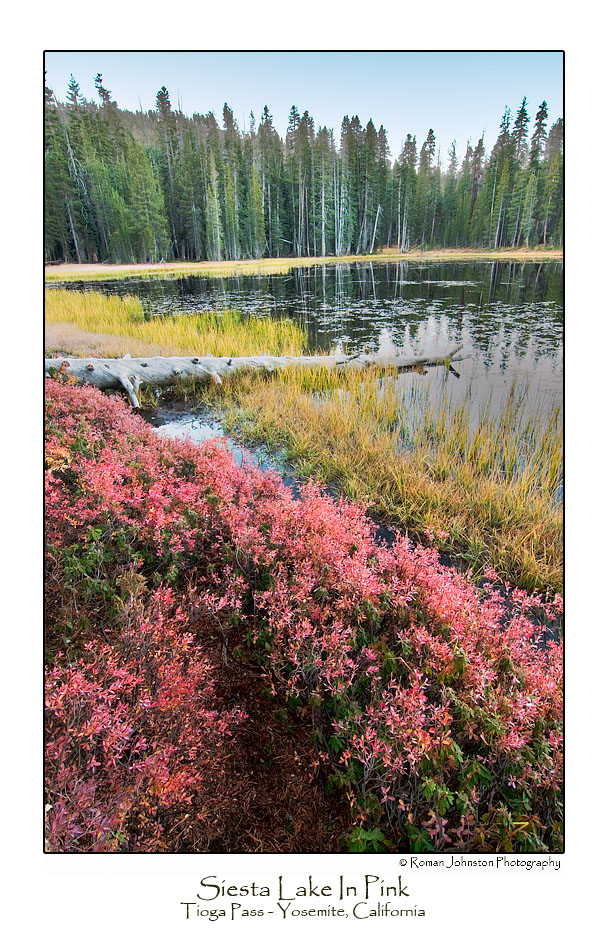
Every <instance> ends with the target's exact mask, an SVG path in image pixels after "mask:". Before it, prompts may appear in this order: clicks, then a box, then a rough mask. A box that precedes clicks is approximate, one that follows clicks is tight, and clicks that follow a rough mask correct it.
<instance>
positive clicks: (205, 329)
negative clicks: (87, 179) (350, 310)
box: [45, 289, 306, 356]
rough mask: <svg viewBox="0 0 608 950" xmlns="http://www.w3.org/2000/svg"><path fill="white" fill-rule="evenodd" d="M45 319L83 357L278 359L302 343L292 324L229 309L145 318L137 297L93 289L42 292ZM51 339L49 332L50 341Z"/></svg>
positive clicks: (300, 333)
mask: <svg viewBox="0 0 608 950" xmlns="http://www.w3.org/2000/svg"><path fill="white" fill-rule="evenodd" d="M45 319H46V323H47V325H48V326H50V327H53V328H61V330H62V334H63V338H65V341H67V346H68V347H69V345H70V340H71V341H72V343H74V344H75V345H74V346H73V347H72V348H71V350H70V352H71V353H72V355H74V356H88V355H90V353H91V351H92V349H96V350H97V352H99V350H100V349H101V350H102V351H103V352H100V353H99V355H103V356H121V355H123V354H124V353H125V352H127V351H128V352H130V353H131V355H132V356H152V355H159V356H189V355H190V354H207V353H209V354H211V355H212V356H253V355H256V354H259V353H271V354H273V355H276V356H281V355H284V354H294V353H301V352H302V350H303V349H304V347H305V345H306V333H305V331H304V329H303V328H302V327H300V326H298V324H297V323H295V322H294V321H293V320H288V319H276V318H274V317H256V316H241V315H239V314H238V313H235V312H234V311H231V310H226V311H222V312H209V313H194V314H192V313H175V314H171V315H169V316H166V317H151V318H147V317H146V315H145V314H144V311H143V307H142V305H141V302H140V300H139V298H138V297H134V296H126V297H118V296H113V295H105V294H100V293H97V292H96V291H87V292H85V293H82V292H80V291H73V290H59V289H53V290H47V291H46V292H45ZM70 331H71V332H70ZM83 334H84V336H83ZM87 334H91V335H92V337H91V338H90V339H87ZM55 339H56V336H55V335H54V334H53V332H51V333H49V342H50V341H51V340H55ZM93 343H95V344H99V345H98V346H96V347H94V346H92V344H93ZM57 348H59V347H57ZM75 350H78V351H79V352H75ZM83 350H84V351H85V352H83Z"/></svg>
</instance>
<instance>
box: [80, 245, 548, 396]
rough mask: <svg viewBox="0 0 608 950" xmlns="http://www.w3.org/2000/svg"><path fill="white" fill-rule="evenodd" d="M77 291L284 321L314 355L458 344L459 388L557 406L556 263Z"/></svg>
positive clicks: (151, 282)
mask: <svg viewBox="0 0 608 950" xmlns="http://www.w3.org/2000/svg"><path fill="white" fill-rule="evenodd" d="M71 286H72V288H73V285H71ZM78 286H79V289H81V288H82V287H83V285H82V284H79V285H78ZM84 287H85V288H86V289H92V290H102V291H103V292H106V293H117V294H121V295H123V294H127V293H130V294H136V295H138V296H139V297H140V298H141V300H142V303H143V306H144V310H145V312H146V313H147V314H149V315H150V316H152V315H159V314H161V315H162V314H169V313H172V312H175V311H182V312H184V311H185V312H197V311H199V312H200V311H204V310H217V309H234V310H238V311H240V312H243V313H258V314H269V315H275V316H276V315H285V314H287V315H289V316H292V317H294V318H296V319H298V320H300V321H301V322H302V324H303V325H304V326H305V327H306V330H307V333H308V345H309V348H310V349H313V350H316V349H322V350H331V349H333V348H335V347H336V345H339V346H340V347H341V348H343V349H345V350H348V351H351V352H354V351H357V350H360V349H363V348H371V349H372V350H376V349H378V348H379V347H380V348H381V349H382V351H383V352H386V353H388V352H391V348H393V349H392V351H393V352H394V350H395V349H398V350H403V351H404V352H405V353H407V354H412V355H416V354H420V353H423V352H425V353H426V352H432V351H433V350H436V349H443V348H444V347H445V348H446V349H447V348H449V347H450V346H454V345H457V344H462V345H463V350H464V351H466V352H468V353H470V354H471V359H470V360H467V361H466V362H463V363H461V364H459V365H458V372H460V373H461V374H462V375H463V376H464V381H465V383H466V382H468V381H470V380H471V379H476V380H478V381H479V382H480V384H481V386H482V388H484V389H488V388H497V389H498V390H502V389H504V388H505V387H506V388H509V387H510V386H511V385H512V384H513V383H514V382H515V383H519V382H526V381H528V382H529V383H530V384H533V385H534V386H535V387H536V388H537V389H538V393H539V399H542V398H543V396H546V395H548V394H550V395H551V396H552V397H553V398H555V399H559V398H560V397H561V391H562V360H563V350H562V315H563V289H562V265H561V264H560V263H555V262H549V263H539V262H536V263H530V262H527V263H518V262H504V261H492V262H483V261H482V262H480V261H476V262H462V261H461V262H457V261H450V262H442V263H412V262H409V261H398V262H392V263H385V264H371V263H358V264H337V265H321V266H316V267H309V268H298V269H295V270H293V271H291V272H290V273H289V274H286V275H276V276H272V275H258V276H252V277H244V276H235V277H229V278H205V277H184V278H179V279H176V280H156V279H142V278H129V279H126V280H121V281H107V282H94V283H90V284H88V285H87V284H85V285H84ZM438 373H444V371H443V370H438V371H436V372H435V376H437V374H438ZM429 375H430V374H429ZM444 375H445V373H444ZM454 381H455V380H454ZM463 388H465V387H463V386H461V387H460V389H461V391H462V390H463Z"/></svg>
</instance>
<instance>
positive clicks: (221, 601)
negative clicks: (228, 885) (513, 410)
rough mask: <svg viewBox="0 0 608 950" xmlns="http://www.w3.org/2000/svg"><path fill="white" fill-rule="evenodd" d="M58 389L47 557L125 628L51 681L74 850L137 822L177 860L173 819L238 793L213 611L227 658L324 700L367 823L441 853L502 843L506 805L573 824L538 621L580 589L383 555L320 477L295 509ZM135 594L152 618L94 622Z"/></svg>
mask: <svg viewBox="0 0 608 950" xmlns="http://www.w3.org/2000/svg"><path fill="white" fill-rule="evenodd" d="M47 395H48V408H47V413H48V415H47V419H48V422H47V451H48V454H49V459H50V460H51V461H50V465H51V466H54V467H52V468H51V470H50V471H49V472H48V473H47V524H48V540H49V545H50V550H49V562H50V563H51V565H52V571H53V572H56V574H57V576H56V578H55V583H56V584H57V585H58V587H59V588H60V589H63V590H64V591H67V592H69V596H68V594H66V596H65V601H66V602H69V603H70V604H71V603H72V593H73V591H74V596H76V594H77V591H78V584H79V583H82V584H86V583H88V584H91V585H93V591H94V594H93V595H91V597H89V599H88V600H87V598H85V597H84V595H83V596H81V599H80V600H79V601H78V603H79V605H80V606H81V608H82V612H83V615H84V618H85V619H86V620H88V617H87V616H86V609H90V610H91V614H92V619H93V621H94V622H92V627H93V629H103V630H104V633H105V634H112V642H111V644H108V643H101V642H91V643H89V644H88V645H87V647H86V648H85V651H84V654H83V656H82V657H81V658H80V659H78V660H70V659H69V658H68V657H67V656H62V655H61V654H57V657H56V660H57V665H56V666H55V667H54V668H53V669H52V670H50V671H49V675H48V691H47V710H48V715H49V742H48V745H47V753H48V762H49V782H50V792H49V794H50V799H49V800H50V802H51V803H52V805H53V808H52V809H51V811H50V813H49V814H50V817H49V821H50V828H51V835H50V840H51V841H52V842H53V847H57V848H59V849H61V848H62V847H65V846H66V843H68V846H69V847H72V846H73V848H74V850H86V849H87V848H88V849H98V850H103V849H106V850H113V849H116V848H118V847H122V845H123V844H124V842H122V844H121V839H120V838H119V837H117V831H118V832H120V834H123V833H124V834H125V835H127V839H126V840H127V842H129V841H130V842H131V843H133V841H135V839H136V840H137V842H138V847H145V846H147V845H150V846H154V847H158V848H161V847H162V846H163V842H164V841H165V837H166V834H165V830H164V829H163V825H162V822H161V821H160V818H159V817H158V816H159V815H164V816H166V815H167V813H168V811H170V810H171V808H173V807H176V806H177V805H178V804H179V803H187V802H189V801H190V799H191V797H192V793H193V789H194V788H195V787H196V786H197V783H202V785H203V786H204V783H205V782H208V779H209V777H213V780H214V781H215V780H219V777H218V773H216V771H214V769H215V766H214V764H213V763H214V761H215V759H214V757H213V754H212V752H213V751H214V750H215V749H216V748H221V747H222V743H224V742H225V741H228V738H229V734H230V730H231V728H232V726H233V725H234V724H237V723H238V721H239V713H238V710H233V711H232V712H230V713H225V712H221V711H220V710H219V709H217V708H216V705H215V702H214V699H213V682H212V678H211V674H210V670H209V666H208V664H207V663H206V662H205V656H204V653H203V652H202V649H201V647H200V645H197V642H196V641H195V640H194V639H193V637H192V636H191V634H190V631H189V618H190V617H192V616H194V615H195V614H197V613H198V614H200V615H204V616H205V617H206V618H211V619H212V620H213V624H214V628H215V629H217V630H218V631H220V633H221V636H222V638H223V641H224V643H225V644H226V645H227V646H228V645H230V646H232V644H233V643H236V642H237V638H238V637H242V636H244V637H245V638H246V639H247V641H248V642H249V644H250V645H252V646H253V648H254V650H255V651H256V655H257V656H258V657H260V658H263V661H264V664H265V668H266V671H267V674H268V676H269V688H270V690H271V692H272V693H273V694H275V695H280V696H282V697H283V698H285V697H293V698H297V699H298V701H300V700H304V701H307V702H310V704H311V706H312V707H313V709H314V711H315V716H316V717H317V719H318V722H320V723H321V726H320V727H319V728H320V729H322V741H323V743H324V744H325V745H326V749H327V750H328V751H323V750H321V751H320V758H321V759H322V760H323V761H324V762H326V763H330V762H332V763H333V765H334V767H335V768H336V769H338V770H339V771H340V773H341V783H342V787H343V788H344V790H345V794H346V795H347V796H348V797H349V798H350V800H352V802H353V808H354V810H355V814H356V815H358V816H359V819H360V820H361V821H362V822H379V823H383V822H384V823H385V824H386V826H387V827H390V828H391V834H394V835H396V836H397V838H399V836H401V838H402V839H403V841H404V842H405V844H408V842H409V840H410V839H408V835H410V834H412V835H413V832H412V830H411V829H412V828H416V829H418V831H419V832H420V834H426V835H427V839H428V838H429V837H430V838H432V840H433V845H434V846H435V847H436V848H440V847H446V846H448V845H449V844H450V842H451V841H453V842H456V843H457V844H458V846H459V847H460V848H466V847H469V846H471V847H472V846H473V845H475V844H479V843H480V842H482V843H483V844H484V847H487V846H488V845H492V846H493V845H495V844H496V845H497V844H499V843H500V841H501V840H502V839H501V838H500V835H501V834H502V833H503V832H502V831H500V828H499V824H500V822H499V818H498V817H497V816H498V815H499V811H500V808H503V809H504V808H506V804H505V803H506V802H509V808H515V809H516V810H517V809H519V812H518V814H519V813H524V814H528V812H534V813H538V814H542V815H543V816H544V818H543V820H544V823H545V826H546V827H551V826H552V824H557V822H556V818H555V816H556V815H557V814H558V812H559V805H560V802H559V783H560V769H561V754H562V753H561V741H562V740H561V719H562V649H561V644H558V643H549V644H548V646H547V648H546V649H541V648H540V647H539V645H538V639H539V634H540V633H541V627H540V626H539V623H538V621H537V619H536V617H537V616H538V615H539V613H541V612H542V611H544V613H545V614H546V616H548V617H549V618H553V617H555V616H557V615H558V614H559V613H560V612H561V607H562V605H561V599H560V598H558V597H555V598H547V597H544V596H542V595H540V594H539V593H538V592H535V593H533V594H528V593H525V592H521V591H516V590H512V589H510V588H509V589H508V590H507V598H506V599H505V598H504V597H503V596H502V595H501V594H500V593H499V591H497V590H496V589H494V588H491V587H486V588H485V589H482V590H479V589H478V588H476V587H475V586H474V585H473V584H472V582H471V581H470V579H469V578H468V577H466V576H464V575H461V574H458V573H457V572H456V571H455V570H452V569H448V568H445V567H443V566H442V565H441V563H440V561H439V554H438V552H437V550H436V549H435V548H432V547H430V548H429V547H422V546H416V547H414V546H412V545H411V544H410V543H409V542H408V541H407V539H404V538H398V539H397V541H396V542H395V544H394V545H393V546H392V548H390V549H389V548H388V547H385V546H382V545H378V544H377V543H376V542H375V541H374V539H373V534H372V527H371V524H370V522H369V521H368V520H367V518H366V517H365V512H364V510H363V508H362V507H361V506H358V505H353V504H350V503H348V502H346V501H338V502H336V501H333V500H332V499H330V498H329V497H328V496H327V495H326V494H325V493H324V492H323V490H322V489H321V488H320V487H319V486H318V485H308V486H305V487H304V488H303V489H302V493H301V498H300V499H296V498H294V497H293V495H292V494H291V492H290V491H288V490H287V489H286V488H285V487H284V486H283V485H282V483H281V482H280V480H279V478H278V476H276V475H273V474H269V473H261V472H259V471H258V470H256V469H254V468H251V467H247V466H245V467H243V468H241V467H239V466H237V465H236V464H235V463H234V461H233V459H232V457H231V456H230V454H229V453H228V452H227V451H226V450H225V449H223V448H222V447H221V446H218V445H215V444H203V445H200V446H195V445H192V444H189V443H186V442H183V443H170V442H167V441H163V440H160V439H159V438H157V437H156V435H155V434H154V432H153V431H152V430H151V429H150V428H149V427H147V426H146V425H144V424H143V423H142V422H141V421H140V420H139V419H137V418H136V417H134V416H133V415H132V413H131V412H130V410H129V409H128V408H127V407H126V406H124V404H123V403H122V402H121V401H120V400H118V399H115V398H111V399H108V398H107V397H106V396H104V395H103V394H102V393H99V392H98V391H97V390H90V389H88V388H86V387H85V388H81V389H78V390H76V389H75V388H74V387H68V386H62V385H60V384H59V383H57V382H55V381H50V382H48V383H47ZM68 457H69V458H70V464H69V466H68V467H67V468H66V467H65V460H66V459H67V458H68ZM433 531H434V534H435V536H436V537H440V532H438V531H437V530H436V529H433ZM92 552H97V553H98V555H99V557H98V558H97V559H96V560H93V561H91V560H90V556H91V553H92ZM87 559H88V560H87ZM74 564H76V567H74ZM78 565H81V567H80V568H79V569H80V570H81V575H80V576H79V575H78V571H77V569H76V568H77V567H78ZM82 565H84V566H82ZM68 567H69V570H70V571H71V572H72V573H71V574H69V573H68ZM62 571H63V572H65V573H64V574H62ZM137 572H139V573H137ZM53 576H55V574H54V575H53ZM125 576H126V577H127V578H128V579H129V580H128V583H127V582H126V581H124V578H125ZM136 576H137V577H140V581H139V582H138V583H140V585H141V595H140V596H139V599H138V597H136V596H135V593H134V591H133V587H132V585H133V583H135V580H134V578H135V577H136ZM486 576H487V577H488V578H490V577H491V572H490V571H488V572H486ZM99 578H101V579H102V580H104V581H105V583H106V586H105V587H104V588H103V590H102V594H101V595H100V594H98V593H97V587H95V586H94V585H95V583H97V581H98V580H99ZM121 578H122V580H121ZM167 578H169V583H170V584H171V585H172V586H173V588H174V589H173V590H171V589H170V588H169V586H168V585H167V583H163V584H162V585H161V586H159V584H161V579H164V580H165V581H166V579H167ZM121 584H122V586H121ZM129 585H131V586H129ZM57 596H58V595H57ZM95 598H97V600H96V599H95ZM112 598H114V601H112ZM129 598H131V599H129ZM116 600H119V602H120V604H122V605H123V607H124V605H125V603H126V604H128V605H130V606H129V610H131V614H130V615H129V616H130V618H131V622H130V625H129V626H128V627H125V628H124V629H120V628H119V629H115V628H114V627H113V626H112V624H111V623H109V622H108V621H107V620H106V619H103V622H102V623H98V622H97V621H98V618H97V616H96V615H95V614H94V613H93V607H94V608H95V609H99V610H101V609H102V608H103V609H104V610H107V604H108V602H110V603H115V602H116ZM99 601H101V602H102V607H99V608H98V603H99ZM91 603H93V607H90V604H91ZM83 605H84V606H86V609H84V606H83ZM66 609H67V608H65V607H64V613H65V610H66ZM61 616H63V615H61ZM101 617H102V618H103V617H105V614H101ZM69 619H70V622H73V620H74V617H73V616H70V618H69ZM76 619H78V618H76ZM58 623H59V621H58ZM231 636H232V638H233V639H232V640H230V637H231ZM316 721H317V720H316ZM423 788H424V789H425V792H424V794H423V792H422V789H423ZM515 799H516V802H517V803H516V805H513V804H512V802H513V801H514V800H515ZM104 809H105V810H106V811H109V813H110V814H111V815H112V821H111V822H110V823H105V822H102V821H101V819H100V817H99V816H100V815H101V814H103V812H104ZM482 814H487V815H488V816H489V817H488V818H487V820H486V819H484V820H483V821H482V820H481V819H480V818H479V817H477V818H476V819H475V820H473V818H472V817H471V816H479V815H482ZM501 814H502V812H501ZM429 815H430V816H431V817H429ZM134 816H137V817H134ZM142 816H143V817H142ZM129 822H131V823H133V827H136V828H137V832H136V833H135V832H133V839H129V837H128V835H129V834H131V832H130V831H129V830H128V829H129V828H131V827H132V825H131V824H129ZM475 822H477V825H475ZM507 824H508V823H507ZM481 825H484V828H483V829H481ZM408 828H409V830H408ZM125 829H126V830H125ZM476 835H478V837H476ZM411 840H412V841H414V840H417V839H415V838H414V837H412V839H411ZM425 840H426V839H425ZM530 841H531V845H532V846H534V847H539V846H540V845H539V842H540V844H543V842H542V841H541V839H540V838H538V839H534V840H532V839H530ZM70 842H71V844H69V843H70ZM509 844H512V842H511V841H510V839H509ZM545 844H546V842H545Z"/></svg>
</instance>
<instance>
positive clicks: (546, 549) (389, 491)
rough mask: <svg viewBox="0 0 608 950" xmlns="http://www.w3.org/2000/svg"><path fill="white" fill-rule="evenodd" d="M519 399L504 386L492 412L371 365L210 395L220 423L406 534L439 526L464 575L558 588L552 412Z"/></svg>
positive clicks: (556, 432)
mask: <svg viewBox="0 0 608 950" xmlns="http://www.w3.org/2000/svg"><path fill="white" fill-rule="evenodd" d="M409 379H410V380H411V377H409ZM528 397H529V394H528V392H527V391H526V389H525V388H522V389H515V388H513V389H512V390H511V391H510V392H509V393H508V395H507V396H506V398H505V399H504V400H503V402H502V404H501V405H500V406H498V407H492V405H491V400H490V398H489V397H488V398H487V399H486V400H482V401H481V402H480V401H479V400H476V399H475V398H474V394H473V393H469V394H468V398H467V399H465V400H464V401H462V400H461V398H458V399H455V398H454V397H452V396H450V395H449V394H448V391H447V389H444V390H442V392H441V394H440V396H439V397H438V398H437V396H436V394H435V392H434V391H433V390H432V389H431V388H429V386H428V385H427V381H426V380H421V381H420V382H418V380H415V381H414V382H413V383H412V385H411V386H403V385H402V378H401V379H400V378H398V377H397V376H396V375H395V374H391V373H386V372H381V371H378V370H372V371H370V370H366V371H364V372H361V373H353V372H351V373H348V374H336V373H335V372H334V373H331V372H328V371H327V370H324V369H301V368H300V369H297V368H290V369H288V370H285V371H282V372H281V373H280V374H278V375H277V376H276V377H274V378H271V379H265V380H262V379H260V378H259V377H256V376H254V375H247V376H242V377H239V378H232V379H230V380H227V381H226V385H225V386H224V387H223V390H222V391H221V392H220V391H216V392H215V393H214V394H212V393H211V391H209V393H208V398H209V399H212V400H214V401H215V403H216V405H218V406H219V407H221V408H222V410H223V413H224V424H225V426H226V427H227V428H228V429H229V430H232V431H235V432H237V433H238V434H239V435H240V436H241V438H243V439H245V440H248V441H252V442H256V441H260V440H261V441H264V442H266V443H267V444H268V445H269V447H270V448H271V449H275V450H278V451H282V452H283V453H284V454H285V455H286V457H287V458H288V459H289V461H290V462H291V463H292V464H293V465H294V466H295V467H296V468H297V469H298V470H299V472H300V473H301V474H302V475H304V476H307V477H314V478H316V479H318V480H320V481H322V482H326V483H330V484H333V485H336V486H337V487H339V488H340V489H341V490H342V491H344V492H345V494H347V495H348V496H349V497H353V498H366V499H368V501H369V503H370V506H371V508H372V510H373V512H374V513H375V514H376V516H378V517H380V518H381V519H385V520H387V521H389V522H390V523H391V524H395V525H399V526H401V527H402V528H404V529H406V530H407V531H408V532H409V534H410V535H411V536H412V537H414V538H416V539H423V538H424V536H425V534H426V532H427V531H428V529H429V528H432V529H433V530H434V531H435V532H437V531H438V532H439V534H438V535H437V539H438V542H439V546H440V547H441V548H442V549H443V550H444V551H445V552H449V553H451V554H457V555H458V557H459V559H460V562H461V563H462V565H463V566H466V567H469V568H471V569H472V571H473V573H476V572H481V571H482V570H483V568H484V566H485V565H486V564H487V563H490V564H491V565H492V566H493V567H494V568H495V569H496V570H497V571H498V573H499V574H500V575H501V577H503V579H504V580H508V581H509V582H511V583H514V584H518V585H520V586H524V587H526V588H528V589H534V588H541V589H544V588H547V587H548V588H550V589H552V590H560V589H561V585H562V514H561V507H560V503H559V498H560V490H561V477H562V424H561V409H560V407H559V406H557V405H556V406H554V407H552V408H550V409H548V410H545V409H544V408H543V409H538V410H537V411H532V412H530V411H529V398H528ZM443 532H445V534H446V537H445V538H442V537H441V534H442V533H443Z"/></svg>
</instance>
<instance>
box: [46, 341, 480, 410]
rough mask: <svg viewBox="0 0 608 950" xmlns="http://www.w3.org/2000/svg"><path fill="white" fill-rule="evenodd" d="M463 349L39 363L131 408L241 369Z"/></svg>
mask: <svg viewBox="0 0 608 950" xmlns="http://www.w3.org/2000/svg"><path fill="white" fill-rule="evenodd" d="M461 349H462V346H457V347H455V348H454V349H452V350H450V351H449V352H447V353H442V354H441V353H440V354H435V355H432V356H420V357H417V358H412V357H409V356H408V357H402V356H380V355H379V354H377V353H359V354H358V355H357V356H350V357H349V356H344V355H340V356H336V355H334V356H267V355H266V354H265V353H264V354H262V355H261V356H233V357H225V356H152V357H142V358H139V359H133V358H132V357H130V356H128V355H127V356H123V357H122V358H120V359H93V358H86V357H85V358H84V359H81V358H69V359H68V358H66V359H47V360H45V361H44V365H45V375H46V376H54V375H59V374H61V375H66V376H71V377H74V379H76V381H77V382H81V383H90V384H91V385H92V386H97V387H98V388H99V389H124V390H125V391H126V393H127V395H128V397H129V401H130V403H131V405H132V406H134V407H135V408H139V400H138V398H137V393H138V391H139V387H140V386H141V384H142V383H148V384H149V385H152V386H170V385H171V384H173V383H176V382H177V381H178V380H180V379H191V378H193V377H194V378H196V379H206V380H210V381H211V382H213V383H216V384H218V385H221V383H222V379H223V378H224V377H225V376H229V375H231V374H232V373H238V372H241V371H243V370H262V371H265V372H267V373H272V372H276V371H277V370H278V369H285V368H287V367H288V366H325V367H327V368H328V369H335V370H340V371H345V370H354V369H364V368H365V367H368V366H383V367H387V368H393V369H397V370H407V369H414V368H417V367H421V366H439V365H441V364H445V365H446V366H449V364H450V363H451V362H452V361H453V360H454V359H456V360H461V359H466V357H464V356H455V354H456V353H458V352H459V351H460V350H461Z"/></svg>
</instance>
